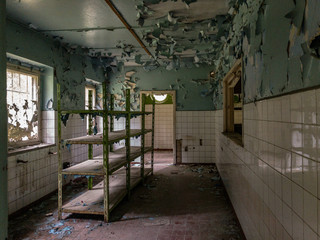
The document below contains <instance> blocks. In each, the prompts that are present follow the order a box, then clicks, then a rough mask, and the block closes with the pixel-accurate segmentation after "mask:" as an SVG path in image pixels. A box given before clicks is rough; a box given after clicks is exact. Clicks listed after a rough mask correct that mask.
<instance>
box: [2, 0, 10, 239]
mask: <svg viewBox="0 0 320 240" xmlns="http://www.w3.org/2000/svg"><path fill="white" fill-rule="evenodd" d="M5 9H6V1H0V62H1V63H2V64H0V92H1V93H2V94H0V129H1V131H0V156H1V158H0V206H1V207H0V223H1V224H0V239H6V238H7V237H8V189H7V187H8V185H7V177H8V175H7V173H8V171H7V164H8V163H7V114H6V112H7V110H6V109H7V104H6V94H5V93H6V88H7V86H6V80H5V79H6V65H5V64H3V63H4V62H5V61H6V42H5V39H6V38H5V23H6V18H5V16H6V14H5ZM3 93H4V94H3Z"/></svg>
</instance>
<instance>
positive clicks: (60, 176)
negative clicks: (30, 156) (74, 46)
mask: <svg viewBox="0 0 320 240" xmlns="http://www.w3.org/2000/svg"><path fill="white" fill-rule="evenodd" d="M60 92H61V91H60V84H59V83H58V84H57V103H58V106H57V110H58V119H57V120H58V144H57V145H58V146H57V147H58V219H59V220H61V219H62V166H63V164H62V156H61V96H60Z"/></svg>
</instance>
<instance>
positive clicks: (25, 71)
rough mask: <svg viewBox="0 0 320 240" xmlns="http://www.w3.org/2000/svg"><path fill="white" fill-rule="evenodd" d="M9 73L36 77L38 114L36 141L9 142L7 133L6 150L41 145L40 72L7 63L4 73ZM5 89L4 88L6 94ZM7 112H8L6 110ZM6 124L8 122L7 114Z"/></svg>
mask: <svg viewBox="0 0 320 240" xmlns="http://www.w3.org/2000/svg"><path fill="white" fill-rule="evenodd" d="M8 70H9V71H11V72H15V73H18V74H25V75H29V76H32V77H36V78H37V87H38V97H37V101H38V107H37V112H38V137H37V139H31V140H26V141H19V142H10V141H9V133H8V139H7V142H8V148H13V149H16V148H20V147H27V146H34V145H39V144H41V143H42V131H41V126H42V118H41V106H40V100H41V99H40V96H41V88H40V71H37V70H31V69H29V68H27V67H23V66H19V65H15V64H12V63H7V68H6V72H7V71H8ZM6 82H7V79H6ZM7 91H8V90H7V87H6V93H7ZM6 101H7V96H6ZM7 111H8V110H7ZM7 122H8V114H7Z"/></svg>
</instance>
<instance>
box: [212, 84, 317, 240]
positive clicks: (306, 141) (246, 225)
mask: <svg viewBox="0 0 320 240" xmlns="http://www.w3.org/2000/svg"><path fill="white" fill-rule="evenodd" d="M222 116H223V114H222V111H217V112H215V128H216V130H215V132H216V151H217V165H218V168H219V171H220V174H221V176H222V178H223V181H224V184H225V186H226V188H227V191H228V194H229V196H230V198H231V201H232V203H233V206H234V208H235V210H236V212H237V215H238V218H239V220H240V222H241V225H242V227H243V230H244V231H245V233H246V236H247V239H248V240H250V239H252V240H253V239H254V240H257V239H264V240H267V239H268V240H269V239H271V240H272V239H274V240H278V239H294V240H295V239H308V240H319V239H320V238H319V236H320V200H319V199H320V198H319V197H320V175H319V174H320V169H319V167H320V165H319V164H320V163H319V162H318V161H319V157H318V156H319V154H320V152H319V151H320V150H318V149H319V144H320V131H319V130H320V129H319V125H320V118H319V116H320V90H311V91H306V92H303V93H296V94H293V95H289V96H282V97H277V98H274V99H270V100H264V101H259V102H256V103H255V104H253V103H252V104H248V105H245V106H244V148H243V147H240V146H238V145H236V144H235V143H234V142H232V141H231V140H230V139H228V138H227V137H225V136H224V135H222V134H220V132H221V131H222V123H223V118H222Z"/></svg>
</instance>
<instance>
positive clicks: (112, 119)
mask: <svg viewBox="0 0 320 240" xmlns="http://www.w3.org/2000/svg"><path fill="white" fill-rule="evenodd" d="M113 110H114V94H111V96H110V111H111V112H112V111H113ZM109 125H110V132H113V131H114V117H113V116H112V115H110V123H109ZM112 151H113V144H110V152H112Z"/></svg>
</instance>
